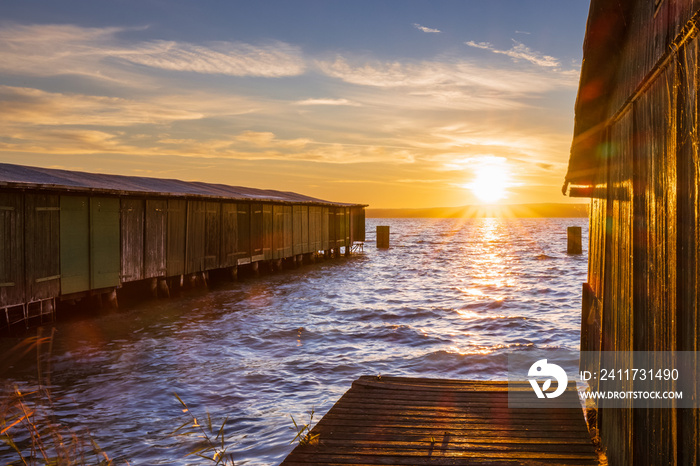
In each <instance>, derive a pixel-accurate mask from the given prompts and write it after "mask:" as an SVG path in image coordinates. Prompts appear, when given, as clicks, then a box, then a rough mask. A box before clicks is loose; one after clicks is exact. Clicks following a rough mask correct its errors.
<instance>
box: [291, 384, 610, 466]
mask: <svg viewBox="0 0 700 466" xmlns="http://www.w3.org/2000/svg"><path fill="white" fill-rule="evenodd" d="M567 396H568V397H576V394H575V393H573V392H566V393H564V394H563V395H562V397H567ZM560 398H561V397H560ZM312 434H314V435H315V434H318V435H319V437H318V440H317V441H315V442H314V443H313V444H310V445H300V446H297V447H296V448H295V449H294V450H293V451H292V452H291V453H290V454H289V456H288V457H287V458H286V459H285V460H284V462H283V463H282V465H284V466H293V465H301V464H313V463H316V464H324V465H340V464H344V465H348V464H352V465H370V464H372V465H376V464H381V465H422V464H431V465H458V464H492V465H493V464H503V465H514V464H528V465H531V464H566V465H573V464H577V465H590V464H599V458H598V454H597V453H596V449H595V447H594V445H593V442H592V440H591V437H590V435H589V433H588V430H587V428H586V423H585V420H584V417H583V412H582V410H581V409H576V408H557V409H539V408H526V409H511V408H509V407H508V383H507V382H484V381H461V380H440V379H423V378H420V379H412V378H403V377H360V378H359V379H358V380H356V381H355V382H354V383H353V384H352V388H351V389H350V390H348V392H346V393H345V394H344V395H343V396H342V397H341V398H340V400H338V402H337V403H336V404H335V405H334V406H333V407H332V408H331V410H330V411H329V412H328V413H327V414H326V415H325V416H324V417H323V419H321V420H320V421H319V422H318V424H317V425H316V426H315V427H314V428H313V430H312Z"/></svg>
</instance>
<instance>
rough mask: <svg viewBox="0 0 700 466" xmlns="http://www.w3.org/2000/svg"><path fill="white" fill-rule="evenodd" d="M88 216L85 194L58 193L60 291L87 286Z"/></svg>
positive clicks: (88, 284) (88, 286) (88, 256)
mask: <svg viewBox="0 0 700 466" xmlns="http://www.w3.org/2000/svg"><path fill="white" fill-rule="evenodd" d="M89 219H90V214H89V208H88V198H87V196H61V219H60V250H61V294H70V293H77V292H80V291H87V290H89V289H90V223H89Z"/></svg>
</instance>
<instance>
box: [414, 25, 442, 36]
mask: <svg viewBox="0 0 700 466" xmlns="http://www.w3.org/2000/svg"><path fill="white" fill-rule="evenodd" d="M413 27H414V28H416V29H418V30H419V31H423V32H426V33H428V34H439V33H441V32H442V31H441V30H439V29H433V28H429V27H425V26H421V25H420V24H418V23H413Z"/></svg>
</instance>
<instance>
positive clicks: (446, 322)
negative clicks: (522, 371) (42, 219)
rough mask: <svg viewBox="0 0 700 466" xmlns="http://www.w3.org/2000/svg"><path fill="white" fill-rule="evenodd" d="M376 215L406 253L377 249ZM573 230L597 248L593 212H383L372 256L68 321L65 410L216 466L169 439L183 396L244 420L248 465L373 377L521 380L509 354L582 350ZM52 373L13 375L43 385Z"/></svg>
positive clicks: (281, 452) (59, 364) (60, 328)
mask: <svg viewBox="0 0 700 466" xmlns="http://www.w3.org/2000/svg"><path fill="white" fill-rule="evenodd" d="M376 225H390V227H391V242H392V247H391V249H389V250H377V249H376V248H375V244H374V231H375V227H376ZM573 225H576V226H581V227H583V232H584V245H587V231H588V228H587V219H580V218H577V219H509V220H503V219H474V220H451V219H368V221H367V242H366V243H365V247H364V254H363V255H360V256H355V257H353V258H350V259H344V258H343V259H338V260H332V261H325V262H322V263H317V264H314V265H309V266H304V267H303V268H301V269H298V270H294V271H284V272H281V273H277V274H273V275H264V276H261V277H259V278H247V279H245V280H243V281H240V282H238V283H231V284H225V285H217V286H216V287H215V289H213V290H210V291H208V292H207V291H194V292H190V293H188V294H186V295H184V296H182V297H180V298H173V299H163V300H154V301H148V302H144V303H141V304H139V305H137V306H133V307H131V308H130V309H122V310H120V311H115V312H111V313H106V314H101V315H99V316H97V317H93V318H86V319H82V320H78V321H71V322H62V323H59V324H57V325H56V327H57V333H56V336H55V339H54V348H53V356H52V358H51V364H52V371H51V372H52V375H51V393H52V397H53V398H54V400H55V402H56V407H55V412H56V415H57V416H58V419H60V420H61V421H62V422H65V423H68V424H72V425H76V426H77V425H80V426H87V427H88V428H89V429H90V431H91V432H92V435H93V436H94V438H95V439H96V440H97V442H98V444H99V445H100V446H101V447H102V448H103V449H104V450H105V451H106V452H107V453H108V454H109V455H110V457H112V458H113V459H116V460H118V461H122V462H123V460H128V461H129V463H130V464H132V465H146V464H148V465H155V464H168V465H186V464H202V461H201V460H196V459H193V457H187V458H186V457H185V455H186V453H187V452H188V451H189V450H191V449H192V448H193V444H192V443H191V442H190V441H188V440H183V439H176V438H172V437H168V434H169V433H170V432H172V431H173V430H174V429H175V428H176V427H178V426H179V425H180V424H182V423H183V422H184V421H185V420H186V419H185V418H183V413H182V410H181V406H180V405H179V402H178V401H177V400H176V398H175V397H174V395H173V392H177V393H178V395H180V397H181V398H182V399H183V400H185V401H186V402H187V403H188V404H189V405H190V407H191V409H192V410H193V411H194V412H197V413H200V414H204V411H205V410H208V411H209V412H210V413H211V415H212V417H213V418H214V420H215V421H219V422H220V421H221V420H223V418H224V417H226V416H229V421H228V423H227V425H226V437H227V439H228V440H229V442H228V443H229V444H230V445H231V451H232V452H233V454H234V459H235V460H236V464H237V465H243V464H249V465H253V464H255V465H274V464H279V463H280V462H281V461H282V460H283V459H284V457H285V456H286V455H287V454H288V453H289V452H290V451H291V450H292V448H293V447H294V445H290V441H291V440H292V439H293V438H294V435H295V432H293V431H292V430H291V429H290V427H292V421H291V419H290V414H292V415H294V417H295V419H297V420H300V419H302V420H305V421H306V420H308V415H307V413H308V411H309V410H311V409H312V408H313V409H315V412H316V415H315V419H320V417H321V416H322V415H323V414H325V413H326V412H327V411H328V410H329V409H330V407H331V406H332V405H333V403H334V402H335V401H336V400H337V399H338V398H340V396H341V395H342V394H343V393H344V392H345V391H346V390H348V389H349V388H350V385H351V383H352V381H353V380H355V379H356V378H358V377H359V376H361V375H377V374H384V375H400V376H415V377H440V378H459V379H505V378H506V367H505V360H504V357H505V355H506V354H507V353H509V352H521V351H531V350H533V349H536V348H562V349H564V348H565V349H577V348H578V344H579V329H580V316H579V314H580V308H581V298H580V294H581V283H582V282H584V281H586V270H587V256H586V255H585V254H584V255H580V256H569V255H567V254H566V227H567V226H573ZM585 249H586V248H585V247H584V252H586V251H585ZM6 340H7V341H3V342H2V343H0V345H2V346H1V347H0V349H2V350H3V351H4V350H6V349H7V348H8V347H9V346H10V345H11V344H12V343H14V342H13V341H9V339H6ZM36 373H37V370H36V367H35V366H34V365H33V364H31V363H27V364H25V365H24V367H21V368H14V369H13V370H11V371H10V372H9V373H7V374H5V375H6V376H9V377H10V379H9V381H10V382H13V383H19V384H20V386H30V385H31V384H32V383H35V382H36ZM200 417H201V416H200ZM8 451H9V450H8V448H7V447H5V446H0V461H2V462H3V464H4V463H5V462H7V461H8V460H9V459H11V458H13V457H12V455H10V454H9V453H8Z"/></svg>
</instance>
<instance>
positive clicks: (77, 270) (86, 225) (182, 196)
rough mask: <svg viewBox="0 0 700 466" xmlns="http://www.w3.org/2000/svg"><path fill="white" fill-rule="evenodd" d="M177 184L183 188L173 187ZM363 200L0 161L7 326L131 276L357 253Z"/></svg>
mask: <svg viewBox="0 0 700 466" xmlns="http://www.w3.org/2000/svg"><path fill="white" fill-rule="evenodd" d="M47 176H48V177H52V178H51V180H52V183H46V182H45V180H44V177H47ZM57 181H58V183H57ZM159 182H160V183H161V184H162V186H158V187H157V189H152V190H150V191H149V188H148V186H150V185H152V184H157V183H159ZM60 183H65V184H63V185H62V184H60ZM103 184H104V185H107V187H106V188H102V187H100V186H101V185H103ZM121 185H123V186H124V189H118V187H119V186H121ZM144 187H145V188H144ZM168 187H170V188H172V189H173V192H163V191H162V189H163V188H168ZM135 188H138V190H136V189H135ZM222 191H223V192H222ZM227 194H228V196H227ZM229 196H230V197H229ZM364 207H365V206H364V205H357V204H339V203H330V202H327V201H322V200H319V199H314V198H309V197H306V196H301V195H297V194H294V193H280V192H277V191H267V190H252V189H247V188H236V187H221V186H220V185H206V184H203V183H196V184H194V183H193V184H188V183H185V182H180V181H177V180H154V179H147V178H136V177H117V176H108V175H93V174H81V173H77V172H64V171H62V170H48V169H34V168H31V167H21V166H15V165H9V164H0V327H2V326H11V325H13V324H15V323H19V322H26V321H28V320H29V319H31V318H33V317H42V316H44V315H47V316H48V315H50V314H52V312H53V310H54V309H55V299H57V298H58V299H79V298H81V297H84V296H87V295H91V294H92V295H94V294H98V295H99V294H103V293H106V292H112V291H114V290H116V289H117V288H119V287H121V286H122V285H124V284H126V283H131V282H137V281H141V280H151V281H152V280H154V279H159V280H163V279H167V278H171V277H182V276H185V275H196V274H201V273H206V272H208V271H211V270H216V269H231V271H232V272H234V273H235V272H236V269H237V268H238V267H239V266H242V265H245V264H254V263H257V262H261V261H271V260H277V261H280V260H286V259H295V260H297V261H298V260H299V259H300V258H302V257H304V256H308V255H313V254H317V253H323V254H325V255H327V256H328V255H331V253H332V254H333V255H336V256H337V255H339V254H340V253H341V252H344V253H346V254H349V253H350V249H351V247H352V245H353V243H356V242H362V241H364V222H365V213H364ZM341 248H342V249H341Z"/></svg>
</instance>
